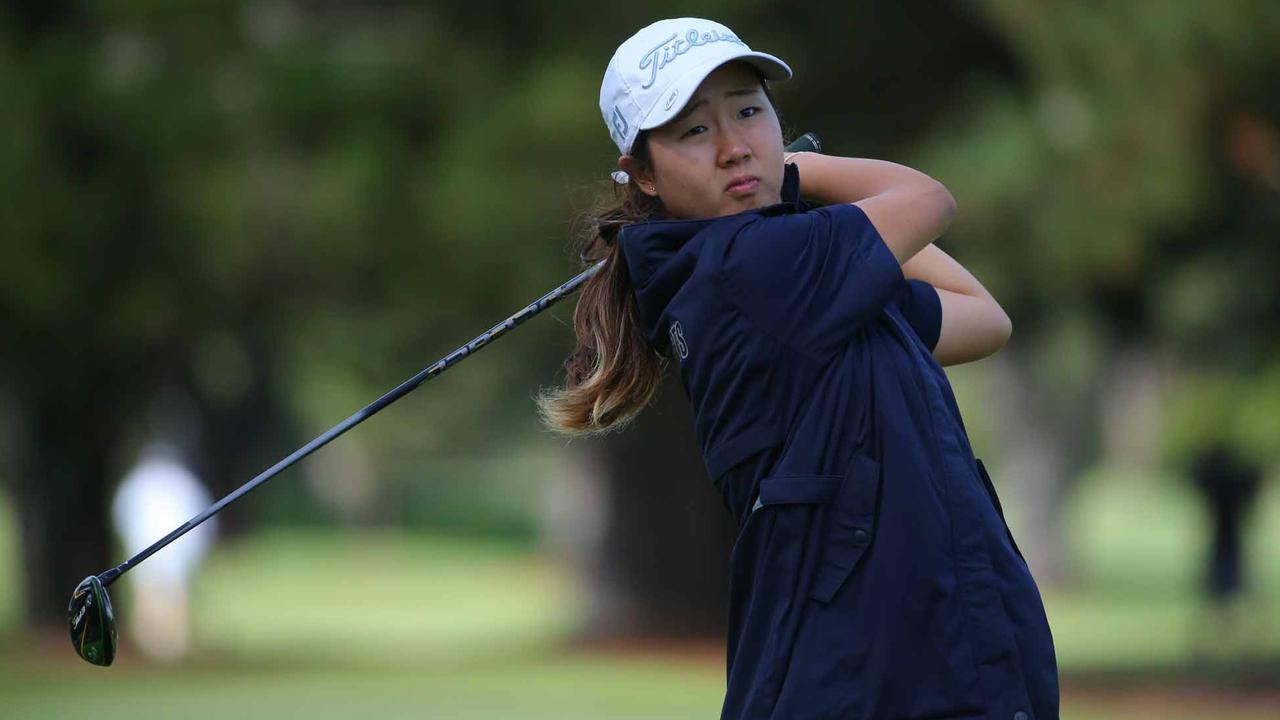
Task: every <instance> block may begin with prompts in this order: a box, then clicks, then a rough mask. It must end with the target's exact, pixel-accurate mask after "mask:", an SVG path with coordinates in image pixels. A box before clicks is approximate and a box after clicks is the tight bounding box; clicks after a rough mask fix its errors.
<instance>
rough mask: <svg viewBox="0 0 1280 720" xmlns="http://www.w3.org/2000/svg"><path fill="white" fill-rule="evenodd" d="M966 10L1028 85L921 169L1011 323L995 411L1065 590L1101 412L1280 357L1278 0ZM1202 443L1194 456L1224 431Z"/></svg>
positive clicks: (954, 129) (1036, 546) (972, 121)
mask: <svg viewBox="0 0 1280 720" xmlns="http://www.w3.org/2000/svg"><path fill="white" fill-rule="evenodd" d="M971 7H973V8H974V10H975V12H976V13H978V14H979V16H980V17H981V18H982V19H983V22H984V24H987V25H989V26H990V27H991V28H993V29H994V31H996V32H997V33H999V35H1000V37H1001V38H1002V41H1003V42H1004V43H1005V44H1006V45H1007V46H1008V47H1010V48H1012V51H1013V54H1014V56H1015V57H1016V59H1017V63H1018V65H1019V66H1020V68H1021V74H1022V75H1024V76H1025V77H1026V78H1027V80H1026V83H1025V84H1013V83H1009V82H1002V81H999V80H997V79H990V80H988V81H986V82H983V83H981V84H978V85H975V86H974V87H972V88H971V89H970V93H971V97H970V99H969V101H968V102H967V104H966V105H967V107H966V108H965V109H964V110H963V111H962V112H959V113H955V114H953V115H951V116H948V117H946V118H945V121H944V122H943V123H940V124H939V125H938V126H937V131H936V132H935V133H933V134H932V136H931V137H930V138H928V141H927V143H926V144H925V146H924V147H923V149H922V150H920V151H919V152H917V153H916V154H915V156H916V157H917V158H920V160H919V162H920V163H921V165H923V166H924V167H927V168H929V169H930V171H931V172H933V173H934V174H935V175H936V176H938V177H939V178H940V179H942V180H943V181H944V182H946V183H947V184H948V186H950V187H951V188H953V189H954V190H955V194H956V195H957V197H958V200H959V204H960V207H961V212H960V214H959V216H958V220H957V223H956V225H955V226H954V227H953V231H952V233H951V238H953V239H954V240H955V250H956V252H957V254H958V255H959V256H960V257H961V258H962V259H964V260H965V261H966V262H968V263H970V264H971V265H972V266H973V267H974V268H975V269H976V271H977V273H978V274H979V275H980V276H981V277H983V278H984V279H985V280H986V281H987V282H988V284H989V286H990V288H991V290H992V291H993V293H994V294H995V295H996V297H998V298H1000V299H1001V301H1002V302H1003V303H1005V305H1006V306H1007V307H1008V309H1009V310H1010V314H1011V315H1012V317H1013V318H1014V319H1015V320H1014V325H1015V327H1016V330H1015V333H1014V339H1013V341H1012V342H1011V343H1010V344H1009V346H1008V347H1007V348H1006V349H1005V350H1004V351H1002V352H1001V353H1000V354H999V355H997V356H996V360H995V364H996V365H997V366H998V368H999V376H1000V380H1001V384H1002V385H1003V386H1004V387H1005V388H1007V392H1005V393H1003V394H1002V396H1003V397H1004V398H1005V400H1004V402H1003V404H1002V405H1001V406H1000V407H999V409H998V412H997V415H998V416H1000V417H1001V418H1003V422H1002V424H1001V428H1002V430H1003V433H1002V434H1003V436H1004V441H1005V445H1006V452H1007V453H1008V454H1009V471H1010V472H1011V473H1017V474H1018V475H1019V476H1021V477H1022V479H1024V481H1025V482H1026V483H1027V484H1028V485H1029V487H1028V488H1026V489H1025V490H1024V492H1023V495H1024V497H1025V499H1026V501H1027V503H1028V504H1029V505H1030V507H1031V510H1032V512H1031V514H1030V517H1029V518H1028V522H1027V524H1026V528H1027V530H1028V531H1029V532H1030V533H1032V537H1030V538H1029V540H1030V542H1028V543H1027V545H1029V546H1031V547H1030V548H1029V549H1028V554H1029V556H1030V559H1031V561H1032V564H1033V565H1034V566H1037V568H1038V569H1039V570H1042V571H1043V573H1044V574H1045V575H1047V576H1048V577H1049V578H1057V577H1060V576H1061V575H1063V574H1064V571H1065V568H1064V566H1063V563H1062V554H1061V545H1060V543H1061V532H1060V527H1059V520H1060V517H1061V513H1060V511H1059V508H1060V507H1061V505H1062V498H1063V496H1064V494H1065V492H1066V491H1067V489H1068V488H1069V487H1070V482H1071V480H1072V479H1073V478H1075V477H1077V475H1078V474H1079V471H1080V470H1081V469H1082V468H1084V467H1087V466H1088V465H1090V464H1092V463H1093V462H1095V461H1096V460H1097V459H1098V456H1099V446H1100V438H1099V437H1098V435H1097V433H1098V430H1099V428H1100V427H1101V424H1100V423H1099V422H1098V418H1099V409H1100V405H1101V403H1103V402H1104V400H1106V399H1108V398H1110V397H1115V396H1120V397H1124V394H1125V393H1129V392H1131V391H1132V390H1133V385H1132V382H1131V381H1132V380H1133V379H1134V378H1138V377H1142V376H1148V377H1149V376H1167V375H1168V374H1169V373H1168V372H1166V367H1167V366H1168V365H1169V364H1170V363H1173V364H1174V365H1175V366H1178V367H1181V368H1183V369H1184V370H1193V371H1194V372H1197V373H1198V372H1201V371H1203V370H1204V369H1205V368H1216V370H1215V372H1219V371H1223V370H1226V371H1227V372H1229V373H1230V374H1232V375H1235V376H1238V377H1246V378H1247V377H1252V376H1255V375H1256V374H1257V373H1258V372H1260V371H1262V370H1263V369H1264V368H1265V367H1266V364H1267V363H1268V362H1274V361H1272V360H1271V358H1274V357H1275V350H1276V348H1277V339H1278V337H1277V327H1278V326H1277V323H1276V322H1275V318H1276V314H1277V313H1276V311H1277V307H1278V306H1280V290H1278V288H1277V286H1276V284H1275V283H1274V282H1273V281H1272V279H1271V278H1270V275H1271V274H1273V272H1274V269H1275V268H1276V267H1277V266H1278V264H1277V250H1276V247H1275V243H1274V235H1275V229H1276V227H1277V226H1278V221H1280V213H1277V210H1276V208H1277V207H1278V204H1277V203H1276V194H1277V192H1280V182H1277V178H1280V152H1277V148H1280V142H1277V137H1278V135H1277V130H1276V128H1277V123H1278V122H1280V105H1278V104H1277V96H1276V94H1275V92H1274V88H1275V87H1277V86H1278V84H1280V71H1278V68H1280V62H1277V61H1278V60H1280V44H1277V43H1276V42H1275V38H1276V32H1277V28H1280V5H1277V4H1276V3H1273V2H1267V1H1266V0H1236V1H1233V2H1224V3H1217V4H1215V5H1213V6H1212V7H1211V8H1209V7H1205V6H1203V5H1200V4H1197V3H1190V2H1169V3H1111V4H1105V5H1085V4H1080V3H1074V2H1067V1H1065V0H1064V1H1062V2H1043V3H1034V4H1033V3H1025V2H1015V1H1013V0H989V1H986V2H980V3H975V4H973V5H972V6H971ZM1242 132H1243V134H1244V135H1245V136H1247V138H1246V139H1241V138H1240V137H1239V136H1240V135H1241V133H1242ZM1246 148H1247V149H1246ZM1169 353H1173V354H1172V355H1169ZM1162 355H1164V356H1163V357H1162ZM1135 366H1136V369H1135ZM1130 399H1133V398H1132V397H1130ZM1266 402H1267V404H1268V405H1269V406H1270V407H1272V408H1273V409H1275V408H1274V401H1273V400H1268V401H1266ZM1243 407H1244V406H1237V407H1236V408H1235V409H1234V410H1233V411H1232V412H1233V413H1235V412H1239V411H1241V409H1242V408H1243ZM1202 419H1203V418H1202ZM1236 425H1238V423H1231V422H1229V423H1226V425H1224V426H1223V427H1232V426H1236ZM1269 425H1270V426H1271V427H1272V430H1274V429H1275V428H1274V423H1271V424H1269ZM1197 432H1199V433H1202V434H1204V435H1205V436H1206V437H1201V438H1195V437H1189V436H1188V434H1183V435H1182V436H1181V437H1182V439H1184V440H1186V441H1187V442H1188V443H1190V445H1189V446H1188V445H1184V446H1183V447H1182V448H1181V449H1180V450H1179V451H1178V452H1179V454H1180V455H1181V456H1183V457H1186V456H1187V455H1190V454H1194V453H1195V452H1196V451H1197V450H1199V449H1202V448H1204V447H1207V446H1208V445H1209V444H1210V443H1211V442H1212V441H1213V438H1212V437H1208V436H1209V435H1218V434H1219V429H1215V428H1211V427H1210V426H1209V425H1208V424H1201V425H1200V426H1199V429H1198V430H1197ZM1255 434H1256V431H1255ZM1192 435H1194V433H1192ZM1277 437H1280V434H1273V435H1272V436H1271V437H1270V447H1272V448H1273V447H1274V444H1275V441H1276V439H1277ZM1237 439H1238V440H1240V441H1242V442H1243V441H1245V437H1244V435H1243V434H1241V435H1238V436H1237ZM1254 444H1255V446H1256V445H1257V443H1256V442H1255V443H1254Z"/></svg>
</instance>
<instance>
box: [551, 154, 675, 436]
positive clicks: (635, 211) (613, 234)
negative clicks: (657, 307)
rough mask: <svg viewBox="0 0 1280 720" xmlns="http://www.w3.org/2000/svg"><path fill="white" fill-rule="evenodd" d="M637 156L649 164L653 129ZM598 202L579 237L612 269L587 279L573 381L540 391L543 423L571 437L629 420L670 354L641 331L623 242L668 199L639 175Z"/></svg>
mask: <svg viewBox="0 0 1280 720" xmlns="http://www.w3.org/2000/svg"><path fill="white" fill-rule="evenodd" d="M631 155H632V157H634V158H636V160H638V161H639V162H641V163H643V164H644V165H646V166H647V165H648V164H649V162H650V158H649V138H648V133H647V132H645V131H641V132H640V134H639V135H638V136H637V137H636V139H635V142H634V144H633V145H632V151H631ZM608 182H609V184H610V185H612V186H613V188H612V189H611V190H610V191H609V193H608V194H606V195H604V196H602V198H601V199H599V200H597V202H596V205H595V207H593V208H592V209H591V210H589V211H587V212H586V213H585V214H584V215H583V216H582V217H581V218H579V224H580V225H585V227H584V228H583V230H582V231H580V235H579V237H580V239H579V241H578V243H577V249H578V251H579V256H580V257H581V259H582V262H583V264H584V265H585V266H590V265H594V264H596V263H597V262H599V261H601V260H604V261H605V264H604V267H602V268H601V269H600V272H598V273H596V274H595V275H593V276H592V277H591V278H589V279H588V280H587V281H586V282H585V283H583V284H582V290H581V291H580V292H581V295H580V297H579V298H578V307H577V309H576V310H575V311H574V314H573V329H574V334H575V335H576V336H577V338H578V346H577V347H576V348H574V351H573V353H572V354H570V355H569V358H568V359H567V360H565V363H564V368H565V386H564V387H563V388H554V389H551V390H544V391H543V392H542V393H541V394H540V395H539V396H538V409H539V411H540V413H541V415H542V419H543V422H545V423H546V424H547V425H549V426H551V427H552V428H553V429H555V430H558V431H560V432H563V433H567V434H571V435H585V434H591V433H600V432H605V431H607V430H610V429H613V428H620V427H622V426H624V425H625V424H626V423H627V422H628V421H629V420H631V419H632V418H633V417H635V415H636V413H638V412H640V410H641V409H643V408H644V406H645V405H647V404H648V403H649V400H650V399H652V398H653V394H654V392H656V391H657V389H658V382H659V380H661V378H662V366H663V358H662V356H661V355H660V354H658V352H657V351H656V350H654V349H653V348H652V347H650V345H649V343H648V341H647V340H645V337H644V333H643V332H642V331H641V329H640V318H639V311H638V309H637V308H636V302H635V298H634V297H633V294H632V284H631V275H630V273H629V272H628V271H627V263H626V259H625V258H624V257H623V256H622V248H621V247H620V246H619V245H618V231H619V230H621V229H622V227H623V226H624V225H629V224H631V223H638V222H645V221H647V220H651V219H654V218H655V217H658V215H659V214H660V212H661V210H662V204H661V202H660V201H659V200H658V199H657V198H655V197H651V196H649V195H646V194H645V193H644V192H642V191H641V190H640V186H639V185H638V184H637V183H636V180H635V179H634V178H632V179H631V180H629V181H628V182H627V184H625V185H619V184H618V183H615V182H613V180H612V179H610V180H609V181H608Z"/></svg>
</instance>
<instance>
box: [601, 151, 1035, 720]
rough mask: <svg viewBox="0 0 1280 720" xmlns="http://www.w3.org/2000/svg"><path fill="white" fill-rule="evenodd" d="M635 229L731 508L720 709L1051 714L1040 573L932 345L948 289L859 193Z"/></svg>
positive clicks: (638, 261)
mask: <svg viewBox="0 0 1280 720" xmlns="http://www.w3.org/2000/svg"><path fill="white" fill-rule="evenodd" d="M798 190H799V177H798V171H797V168H796V166H795V165H788V166H787V168H786V174H785V176H784V183H783V191H782V202H780V203H778V204H775V205H770V206H768V207H764V208H759V209H755V210H750V211H746V212H742V213H738V214H736V215H730V216H725V217H719V218H709V219H705V220H673V221H668V220H657V221H653V222H647V223H641V224H635V225H630V226H627V227H625V228H623V230H622V232H621V233H620V235H619V239H618V242H619V243H621V247H622V251H623V253H624V256H625V258H626V262H627V269H628V270H629V272H630V274H631V279H632V281H633V283H634V286H635V295H636V300H637V302H638V305H639V311H640V317H641V321H642V323H643V326H644V330H645V332H646V334H647V337H648V340H649V342H650V343H651V344H652V345H653V346H654V347H655V348H658V349H659V350H661V351H663V352H665V353H667V354H668V355H669V357H671V358H672V359H673V360H674V361H676V362H677V363H678V367H679V372H680V378H681V382H682V385H683V387H684V389H685V392H686V393H687V395H688V397H689V400H690V402H691V403H692V404H693V409H694V413H695V418H696V428H697V434H698V441H699V443H700V444H701V447H702V453H703V459H704V461H705V463H706V467H707V470H708V473H709V474H710V476H711V477H712V479H713V480H714V482H715V484H716V487H717V488H718V489H719V490H720V492H721V493H722V494H723V497H724V501H725V504H726V506H727V507H728V508H729V509H730V511H731V512H733V513H734V514H735V515H736V516H737V518H738V522H739V531H738V538H737V541H736V544H735V546H734V549H733V555H732V558H731V570H730V572H731V578H730V582H731V592H732V595H731V602H730V618H729V643H728V651H729V654H728V687H727V692H726V696H725V702H724V709H723V714H722V718H724V719H725V720H728V719H731V718H732V719H734V720H736V719H739V718H786V719H787V720H803V719H807V718H840V719H842V720H845V719H848V720H861V719H863V718H866V719H868V720H870V719H873V718H874V719H875V720H912V719H918V720H924V719H925V718H928V719H929V720H943V719H951V718H954V719H957V720H959V719H965V720H968V719H970V718H972V719H975V720H976V719H977V718H984V719H987V720H1033V719H1034V720H1051V719H1053V718H1057V717H1058V678H1057V665H1056V661H1055V657H1054V650H1053V639H1052V637H1051V635H1050V631H1049V624H1048V621H1047V620H1046V617H1045V612H1044V606H1043V604H1042V602H1041V599H1040V593H1039V591H1038V590H1037V588H1036V584H1035V581H1034V580H1033V579H1032V577H1031V573H1030V572H1029V570H1028V569H1027V565H1026V563H1025V562H1024V561H1023V559H1022V557H1021V554H1020V553H1019V551H1018V549H1017V547H1016V545H1015V544H1014V542H1013V537H1012V535H1011V534H1010V533H1009V530H1008V527H1007V525H1006V524H1005V522H1004V518H1003V515H1002V512H1001V510H1000V506H999V501H998V499H997V497H996V494H995V490H994V488H993V487H992V485H991V481H990V479H989V478H988V477H987V474H986V471H985V469H984V468H983V467H982V464H981V462H980V461H978V460H976V459H975V458H974V455H973V450H972V448H971V447H970V445H969V440H968V437H967V435H966V433H965V429H964V424H963V422H962V421H961V418H960V411H959V409H958V408H957V406H956V402H955V398H954V397H953V395H952V392H951V387H950V384H949V383H948V382H947V377H946V374H945V373H944V372H943V370H942V368H941V367H939V365H938V363H937V362H936V361H935V360H934V359H933V357H932V354H931V352H932V349H933V347H934V345H935V344H936V343H937V339H938V333H939V329H940V325H941V305H940V302H939V299H938V294H937V292H936V291H935V290H934V289H933V288H932V287H931V286H930V285H928V284H927V283H924V282H920V281H916V280H911V281H908V280H906V279H904V277H903V275H902V270H901V268H900V267H899V265H898V263H897V261H896V260H895V259H894V257H893V255H892V253H890V251H889V248H888V247H887V246H886V245H885V244H884V241H883V239H881V237H880V234H879V233H878V232H877V231H876V229H875V227H874V226H873V225H872V224H871V222H870V220H869V219H868V218H867V216H866V215H865V214H864V213H863V212H862V210H861V209H860V208H858V207H857V206H855V205H851V204H839V205H831V206H826V207H816V208H815V207H813V206H812V205H810V204H809V203H807V202H805V201H802V200H801V199H800V198H799V194H798Z"/></svg>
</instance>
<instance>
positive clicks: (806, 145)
mask: <svg viewBox="0 0 1280 720" xmlns="http://www.w3.org/2000/svg"><path fill="white" fill-rule="evenodd" d="M786 151H787V152H789V153H792V152H822V141H821V140H819V139H818V136H817V135H816V134H814V133H811V132H807V133H805V134H803V135H801V136H800V137H798V138H796V139H795V140H792V141H791V144H789V145H787V147H786Z"/></svg>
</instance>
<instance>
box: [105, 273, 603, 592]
mask: <svg viewBox="0 0 1280 720" xmlns="http://www.w3.org/2000/svg"><path fill="white" fill-rule="evenodd" d="M604 263H605V261H603V260H601V261H600V262H598V263H596V264H595V265H592V266H591V267H589V268H587V269H586V270H583V271H582V272H581V273H579V274H578V275H576V276H574V277H573V278H572V279H570V280H569V281H567V282H565V283H564V284H562V285H560V286H559V287H557V288H556V289H554V290H552V291H551V292H549V293H547V294H546V295H543V296H542V297H540V298H538V299H537V300H536V301H534V302H533V303H531V304H529V305H528V306H526V307H525V308H524V309H522V310H521V311H520V312H518V313H516V314H515V315H512V316H511V317H509V318H507V319H506V320H503V321H502V322H500V323H498V324H497V325H494V326H493V327H491V328H489V329H488V330H486V331H484V332H483V333H481V334H480V335H478V336H477V337H476V338H475V339H474V340H472V341H471V342H469V343H467V344H466V345H463V346H461V347H459V348H458V349H457V350H454V351H453V352H451V353H449V354H448V355H445V356H444V357H443V358H440V359H439V360H437V361H436V362H435V363H434V364H432V365H430V366H429V367H427V368H426V369H424V370H422V371H421V372H419V373H418V374H416V375H414V376H413V377H411V378H409V379H408V380H405V381H404V382H403V383H401V384H400V385H399V386H397V387H396V388H395V389H394V390H392V391H391V392H388V393H387V394H385V395H383V396H382V397H380V398H378V399H377V400H374V401H373V402H372V403H369V404H368V405H366V406H365V407H364V408H362V409H361V410H360V411H359V412H357V413H355V414H354V415H352V416H351V417H349V418H347V419H346V420H343V421H342V422H340V423H338V424H337V425H334V426H333V427H331V428H329V429H328V430H326V431H325V432H324V433H323V434H321V435H320V436H319V437H317V438H316V439H314V440H312V441H311V442H309V443H307V444H306V445H303V446H302V447H300V448H298V449H297V450H295V451H294V452H293V453H292V454H291V455H289V456H288V457H286V458H285V459H283V460H281V461H280V462H278V463H276V464H275V465H272V466H271V467H270V468H268V469H267V470H265V471H264V472H262V473H261V474H260V475H258V476H257V477H255V478H254V479H252V480H250V481H249V482H247V483H245V484H244V485H241V486H240V487H239V488H237V489H236V490H234V491H233V492H231V493H230V494H228V495H227V496H226V497H224V498H222V499H221V500H219V501H218V502H216V503H214V504H213V505H211V506H209V508H208V509H207V510H205V511H204V512H202V513H200V514H199V515H196V516H195V517H193V518H191V519H190V520H188V521H187V522H185V523H183V524H182V525H181V526H180V527H178V528H176V529H175V530H174V531H173V532H171V533H169V534H168V535H165V536H164V537H162V538H160V539H159V540H157V541H156V542H155V543H153V544H152V545H151V546H150V547H148V548H146V549H145V550H143V551H141V552H139V553H138V554H137V555H134V556H133V557H131V558H129V559H128V560H125V561H124V562H122V563H120V564H119V565H117V566H116V567H114V568H112V569H111V570H108V571H107V572H104V573H102V574H101V575H99V576H98V579H99V580H101V581H102V584H103V585H104V586H106V585H110V584H111V583H113V582H115V581H116V580H117V579H118V578H119V577H120V576H121V575H123V574H125V573H127V572H129V570H131V569H132V568H133V567H134V566H135V565H137V564H138V563H140V562H142V561H143V560H146V559H147V558H149V557H151V556H152V555H153V554H155V553H156V552H157V551H158V550H160V549H161V548H163V547H164V546H166V545H168V544H169V543H171V542H173V541H174V540H177V539H178V538H180V537H182V536H183V535H185V534H187V533H188V532H190V531H191V530H194V529H195V528H196V527H197V526H199V525H200V524H201V523H203V522H204V521H205V520H208V519H209V518H210V517H213V516H214V515H216V514H217V513H218V512H219V511H221V510H222V509H223V508H225V507H226V506H228V505H230V504H231V503H233V502H235V501H237V500H239V499H240V498H242V497H244V496H245V495H247V494H249V492H251V491H252V490H254V489H255V488H257V487H258V486H260V485H262V484H263V483H265V482H266V481H268V480H270V479H271V478H273V477H275V476H276V475H278V474H279V473H280V472H281V471H282V470H284V469H285V468H287V467H289V466H290V465H293V464H294V463H296V462H298V461H299V460H301V459H302V458H304V457H306V456H308V455H310V454H311V453H313V452H315V451H316V450H319V449H320V448H322V447H324V446H325V445H327V444H328V443H329V442H330V441H331V440H333V439H334V438H336V437H338V436H339V435H341V434H343V433H344V432H346V431H348V430H350V429H351V428H353V427H355V426H356V425H359V424H360V423H362V422H364V421H365V420H367V419H368V418H370V417H372V416H373V415H375V414H377V412H378V411H379V410H382V409H383V408H385V407H386V406H388V405H390V404H391V403H393V402H395V401H396V400H399V399H400V398H402V397H404V396H405V395H408V394H409V393H410V392H412V391H413V390H415V389H417V388H418V386H420V385H422V384H423V383H425V382H426V381H428V380H430V379H431V378H433V377H435V376H437V375H439V374H440V373H442V372H444V371H445V370H448V369H449V368H450V367H453V366H454V365H456V364H457V363H458V362H459V361H461V360H462V359H463V358H465V357H467V356H468V355H470V354H471V353H473V352H475V351H477V350H479V349H480V348H482V347H484V346H485V345H488V344H489V343H490V342H492V341H493V340H496V339H497V338H499V337H501V336H502V335H504V334H506V333H507V331H509V330H511V328H513V327H515V326H517V325H519V324H521V323H523V322H524V321H525V320H528V319H529V318H531V317H533V316H534V315H537V314H538V313H540V312H542V311H543V310H546V309H547V308H549V307H551V306H552V305H554V304H556V303H557V302H559V301H561V300H563V299H564V298H566V297H568V296H569V295H572V294H573V293H574V292H575V291H576V290H577V289H578V286H580V285H581V284H582V283H583V282H585V281H586V280H587V279H588V278H590V277H591V276H592V275H595V274H596V273H597V272H599V271H600V268H601V267H603V266H604Z"/></svg>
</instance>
